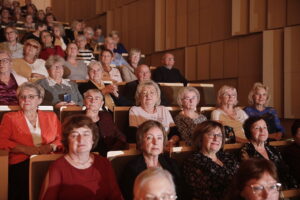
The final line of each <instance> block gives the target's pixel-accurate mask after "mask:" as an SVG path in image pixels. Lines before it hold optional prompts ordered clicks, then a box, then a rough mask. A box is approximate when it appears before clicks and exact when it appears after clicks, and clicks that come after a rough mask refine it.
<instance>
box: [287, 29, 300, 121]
mask: <svg viewBox="0 0 300 200" xmlns="http://www.w3.org/2000/svg"><path fill="white" fill-rule="evenodd" d="M299 52H300V26H294V27H287V28H285V29H284V117H285V118H300V103H299V102H300V94H299V85H300V56H299Z"/></svg>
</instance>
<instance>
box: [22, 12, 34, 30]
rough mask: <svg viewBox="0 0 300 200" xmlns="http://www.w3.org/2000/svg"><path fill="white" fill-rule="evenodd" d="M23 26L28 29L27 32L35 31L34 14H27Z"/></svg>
mask: <svg viewBox="0 0 300 200" xmlns="http://www.w3.org/2000/svg"><path fill="white" fill-rule="evenodd" d="M23 27H24V28H25V29H26V30H27V32H29V31H34V29H35V23H34V20H33V15H31V14H28V15H26V16H25V22H24V25H23Z"/></svg>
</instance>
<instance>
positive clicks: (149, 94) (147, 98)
mask: <svg viewBox="0 0 300 200" xmlns="http://www.w3.org/2000/svg"><path fill="white" fill-rule="evenodd" d="M140 99H141V107H145V106H153V107H154V106H155V104H156V102H157V92H156V89H155V87H154V86H151V85H147V86H144V88H143V89H142V91H141V93H140Z"/></svg>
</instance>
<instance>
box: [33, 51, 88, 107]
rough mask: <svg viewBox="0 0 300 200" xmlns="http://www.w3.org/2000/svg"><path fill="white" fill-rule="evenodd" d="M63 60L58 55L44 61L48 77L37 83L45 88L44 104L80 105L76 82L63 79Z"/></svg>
mask: <svg viewBox="0 0 300 200" xmlns="http://www.w3.org/2000/svg"><path fill="white" fill-rule="evenodd" d="M64 63H65V60H64V59H63V58H62V57H60V56H51V57H50V58H49V59H48V60H47V62H46V68H47V70H48V73H49V77H48V78H45V79H42V80H39V81H38V82H37V83H38V84H39V85H41V86H42V87H43V88H44V89H45V90H46V93H45V98H44V101H43V104H44V105H53V106H55V107H56V108H59V107H61V106H67V105H80V106H82V103H83V100H82V96H81V94H80V92H79V90H78V88H77V84H76V83H74V82H72V81H68V80H66V79H63V74H64V66H63V65H64Z"/></svg>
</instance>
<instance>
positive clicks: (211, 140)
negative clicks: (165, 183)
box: [183, 121, 238, 200]
mask: <svg viewBox="0 0 300 200" xmlns="http://www.w3.org/2000/svg"><path fill="white" fill-rule="evenodd" d="M193 141H194V147H195V149H196V151H195V152H194V153H193V154H192V155H191V156H190V157H189V158H188V159H187V160H186V161H185V162H184V165H183V174H184V177H185V181H186V183H187V184H188V186H189V188H190V190H191V193H192V195H193V199H201V200H219V199H223V197H224V194H226V192H227V189H228V188H227V187H228V185H229V183H230V182H231V180H232V178H233V175H234V174H235V172H236V170H237V167H238V164H237V162H236V161H235V160H234V159H233V157H232V156H231V155H230V154H228V153H225V152H224V151H222V148H223V145H224V142H225V136H224V128H223V125H222V124H221V123H219V122H216V121H204V122H202V123H201V124H199V125H198V126H197V128H196V130H195V132H194V135H193Z"/></svg>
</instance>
